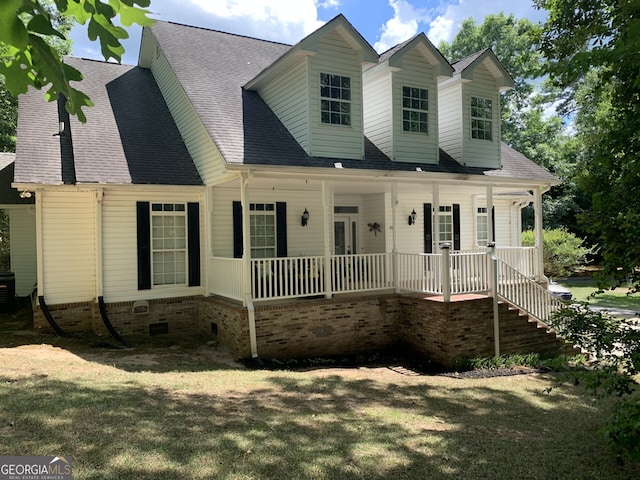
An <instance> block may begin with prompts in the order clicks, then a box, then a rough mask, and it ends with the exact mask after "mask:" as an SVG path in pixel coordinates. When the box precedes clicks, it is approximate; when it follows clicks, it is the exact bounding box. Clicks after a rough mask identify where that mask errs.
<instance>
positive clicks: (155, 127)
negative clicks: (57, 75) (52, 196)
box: [15, 58, 202, 185]
mask: <svg viewBox="0 0 640 480" xmlns="http://www.w3.org/2000/svg"><path fill="white" fill-rule="evenodd" d="M65 61H66V62H67V63H68V64H70V65H72V66H74V67H75V68H77V69H79V70H80V71H81V72H82V74H83V76H84V80H83V81H82V83H81V84H80V86H79V88H80V89H81V90H82V91H83V92H85V93H86V94H87V95H88V96H89V97H90V98H91V100H92V101H93V102H94V104H95V106H94V107H91V108H85V109H84V111H85V113H86V115H87V124H86V125H83V124H81V123H80V122H79V121H78V120H77V119H76V118H75V117H72V118H71V119H69V118H68V115H66V112H65V111H64V109H63V108H60V109H59V108H58V105H56V103H47V102H45V100H44V99H43V98H42V93H41V92H37V91H30V92H29V93H28V94H27V95H25V96H24V97H23V98H22V99H21V100H20V115H19V122H18V144H17V150H16V172H15V181H16V182H17V183H54V184H56V183H66V184H73V183H76V182H77V183H107V184H108V183H112V184H157V185H202V180H201V178H200V175H199V174H198V171H197V169H196V167H195V165H194V163H193V161H192V159H191V156H190V155H189V152H188V151H187V148H186V146H185V144H184V142H183V140H182V137H181V136H180V133H179V132H178V129H177V127H176V125H175V123H174V121H173V118H172V117H171V115H170V113H169V110H168V108H167V106H166V104H165V102H164V99H163V98H162V95H161V93H160V90H159V89H158V87H157V85H156V83H155V80H154V79H153V76H152V74H151V72H150V71H149V70H146V69H143V68H139V67H132V66H123V65H117V64H113V63H106V62H97V61H93V60H81V59H77V58H67V59H65ZM60 107H62V105H60ZM59 113H60V117H59V116H58V114H59ZM59 118H60V119H61V120H62V121H64V122H65V131H64V133H63V134H62V135H56V133H57V132H58V128H59V127H58V121H59Z"/></svg>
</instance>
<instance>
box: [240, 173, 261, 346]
mask: <svg viewBox="0 0 640 480" xmlns="http://www.w3.org/2000/svg"><path fill="white" fill-rule="evenodd" d="M250 181H251V174H250V173H248V172H243V173H242V177H240V201H241V202H242V298H243V300H242V303H243V305H244V306H245V307H247V317H248V321H249V346H250V348H251V357H252V358H257V357H258V341H257V335H256V315H255V311H254V309H253V298H252V296H251V236H250V231H251V228H250V227H251V219H250V218H249V215H251V212H250V209H249V182H250Z"/></svg>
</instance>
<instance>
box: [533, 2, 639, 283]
mask: <svg viewBox="0 0 640 480" xmlns="http://www.w3.org/2000/svg"><path fill="white" fill-rule="evenodd" d="M535 3H536V4H537V5H538V6H539V7H541V8H545V9H547V10H548V11H549V16H548V20H547V23H546V24H545V25H544V29H543V31H542V34H541V36H540V38H539V44H540V47H541V50H542V52H543V53H544V55H545V56H546V57H547V58H548V63H547V65H546V67H545V72H546V73H547V74H548V75H549V78H550V79H551V80H552V81H553V82H554V84H555V85H557V86H558V87H559V88H561V89H562V91H563V92H565V98H566V102H565V109H566V110H567V111H575V114H576V136H577V139H578V140H579V142H580V144H581V145H583V149H582V152H581V153H582V161H581V165H582V170H583V175H582V176H581V177H580V185H581V188H582V189H584V190H585V191H588V192H590V193H591V196H592V207H591V211H590V212H589V213H588V214H584V215H582V216H581V221H582V223H583V224H584V226H585V228H586V230H587V231H588V232H589V233H590V234H591V235H593V236H594V237H596V238H597V241H598V244H599V246H600V251H601V255H602V266H603V272H602V276H601V277H600V282H601V287H602V288H607V287H608V282H609V280H610V279H611V278H613V279H614V280H615V282H616V284H618V285H620V284H622V283H624V282H626V281H627V280H631V284H632V289H633V290H634V291H640V242H638V238H640V213H639V212H640V77H639V76H638V72H639V71H640V55H638V51H640V20H639V18H640V3H639V2H637V1H633V0H605V1H595V0H535Z"/></svg>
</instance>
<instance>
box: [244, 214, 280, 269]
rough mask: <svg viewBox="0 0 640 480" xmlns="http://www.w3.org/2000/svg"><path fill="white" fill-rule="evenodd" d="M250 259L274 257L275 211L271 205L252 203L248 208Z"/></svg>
mask: <svg viewBox="0 0 640 480" xmlns="http://www.w3.org/2000/svg"><path fill="white" fill-rule="evenodd" d="M249 211H250V222H249V229H250V235H251V258H273V257H275V256H276V211H275V204H273V203H252V204H250V206H249Z"/></svg>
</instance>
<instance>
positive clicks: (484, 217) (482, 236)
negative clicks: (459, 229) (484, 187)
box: [476, 207, 489, 247]
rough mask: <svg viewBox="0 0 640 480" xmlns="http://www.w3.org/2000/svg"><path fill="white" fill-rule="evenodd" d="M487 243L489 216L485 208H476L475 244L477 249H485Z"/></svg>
mask: <svg viewBox="0 0 640 480" xmlns="http://www.w3.org/2000/svg"><path fill="white" fill-rule="evenodd" d="M488 241H489V215H488V214H487V207H478V210H477V212H476V243H477V245H478V246H479V247H486V246H487V242H488Z"/></svg>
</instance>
